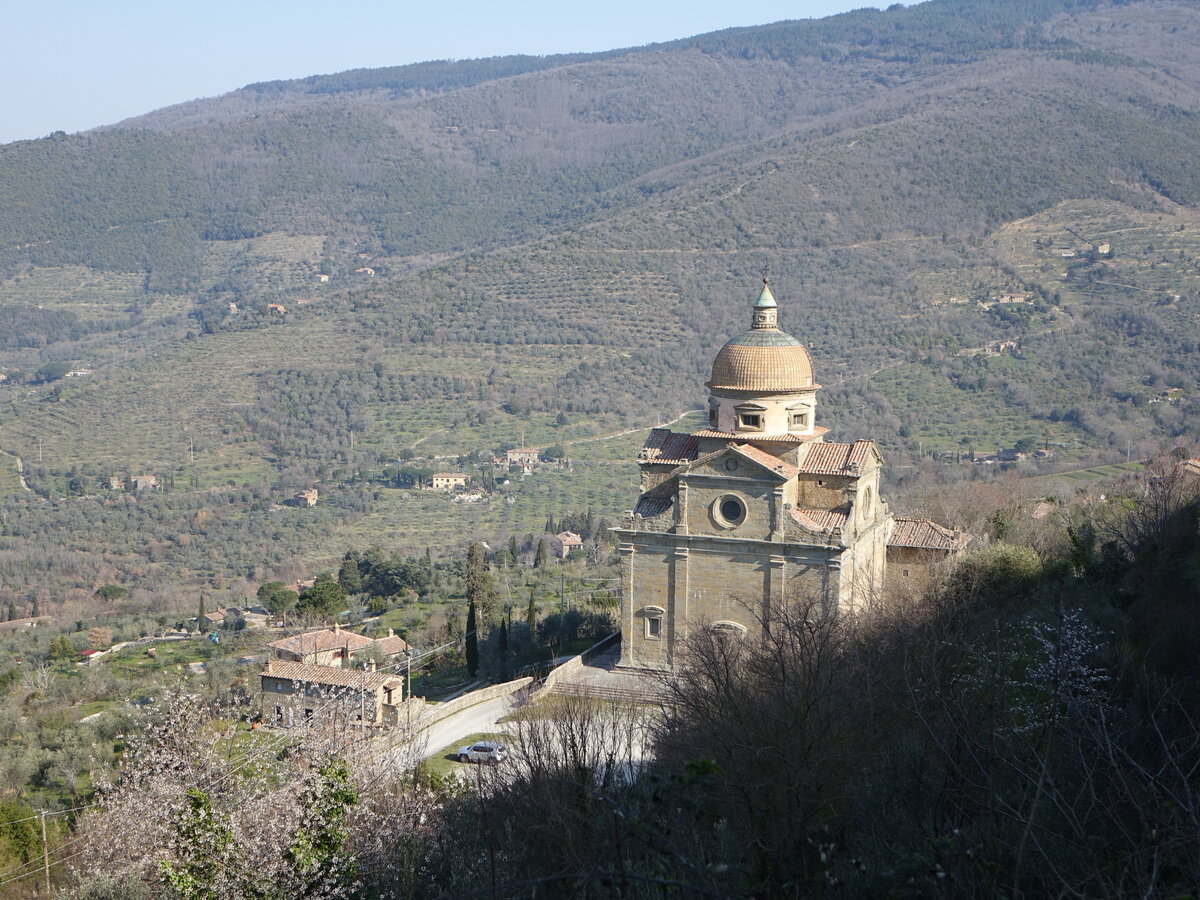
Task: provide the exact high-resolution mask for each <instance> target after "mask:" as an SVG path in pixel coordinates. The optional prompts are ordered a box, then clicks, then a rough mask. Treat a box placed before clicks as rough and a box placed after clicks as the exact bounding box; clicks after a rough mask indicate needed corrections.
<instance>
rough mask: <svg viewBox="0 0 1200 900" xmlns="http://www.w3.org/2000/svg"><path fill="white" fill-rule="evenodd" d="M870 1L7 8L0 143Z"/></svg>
mask: <svg viewBox="0 0 1200 900" xmlns="http://www.w3.org/2000/svg"><path fill="white" fill-rule="evenodd" d="M880 5H886V4H879V3H877V2H873V0H792V2H790V3H787V2H780V0H742V2H740V3H729V2H721V3H718V2H714V0H658V2H651V3H647V2H644V0H643V2H636V0H606V2H603V3H571V2H569V0H566V2H564V0H553V2H552V0H510V2H507V3H505V2H496V0H492V2H478V0H459V2H449V3H437V2H429V0H417V2H414V0H392V2H381V0H357V2H353V3H344V2H343V3H337V4H334V3H329V2H328V0H289V2H278V0H240V2H237V0H205V2H204V3H198V2H195V0H105V2H102V3H101V2H97V0H40V2H32V0H25V2H13V3H9V4H6V6H7V9H6V10H5V13H4V17H3V19H4V31H5V41H4V51H3V53H0V143H7V142H9V141H14V140H26V139H30V138H38V137H44V136H46V135H47V134H49V133H50V132H52V131H60V130H61V131H66V132H76V131H83V130H86V129H89V128H94V127H96V126H98V125H107V124H112V123H113V122H118V121H120V120H121V119H125V118H129V117H130V116H136V115H141V114H142V113H146V112H150V111H151V110H154V109H159V108H161V107H163V106H170V105H171V104H174V103H182V102H184V101H187V100H193V99H196V98H198V97H212V96H216V95H218V94H224V93H226V92H228V91H231V90H234V89H236V88H239V87H242V86H243V85H246V84H250V83H252V82H256V81H271V80H274V79H279V78H300V77H303V76H306V75H323V74H328V73H331V72H341V71H344V70H346V69H357V68H376V67H380V66H396V65H403V64H405V63H412V62H421V61H423V60H428V59H471V58H476V57H486V56H503V55H507V54H511V53H529V54H538V55H541V54H550V53H571V52H583V51H595V50H611V49H614V48H619V47H633V46H638V45H641V44H647V43H651V42H654V41H667V40H673V39H675V38H681V37H690V36H691V35H695V34H703V33H704V32H707V31H716V30H718V29H721V28H729V27H733V26H740V25H763V24H766V23H768V22H777V21H779V20H781V19H807V18H820V17H822V16H827V15H832V14H834V13H838V12H844V11H846V10H848V9H855V8H860V7H863V6H880Z"/></svg>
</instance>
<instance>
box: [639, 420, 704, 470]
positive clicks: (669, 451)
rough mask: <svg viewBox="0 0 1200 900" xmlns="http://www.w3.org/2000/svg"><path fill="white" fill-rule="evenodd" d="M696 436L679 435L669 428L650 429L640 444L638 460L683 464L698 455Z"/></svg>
mask: <svg viewBox="0 0 1200 900" xmlns="http://www.w3.org/2000/svg"><path fill="white" fill-rule="evenodd" d="M699 452H700V451H699V449H698V444H697V441H696V436H695V435H694V434H680V433H678V432H675V431H671V429H669V428H652V429H650V434H648V435H647V436H646V443H644V444H642V452H641V454H640V456H639V459H640V460H641V461H642V462H655V463H675V464H679V463H685V462H691V461H692V460H693V459H695V458H696V456H697V455H698V454H699Z"/></svg>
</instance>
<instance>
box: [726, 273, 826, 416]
mask: <svg viewBox="0 0 1200 900" xmlns="http://www.w3.org/2000/svg"><path fill="white" fill-rule="evenodd" d="M754 309H755V311H756V318H755V320H754V327H752V328H751V329H749V330H748V331H743V332H742V333H741V334H739V335H737V336H736V337H733V338H731V339H730V340H729V341H728V342H727V343H726V344H725V346H724V347H722V348H721V350H720V352H718V353H717V358H716V359H715V360H713V367H712V380H711V381H709V382H708V387H709V389H710V390H731V391H766V392H790V391H801V390H805V389H808V388H814V387H816V386H817V385H815V384H814V383H813V371H812V360H811V359H809V356H808V351H807V350H805V349H804V345H803V344H801V343H800V342H799V341H798V340H796V339H795V338H794V337H792V336H791V335H790V334H788V333H787V332H784V331H780V330H779V328H778V326H777V325H776V324H775V317H774V310H775V298H774V297H772V296H771V291H770V288H769V287H767V286H766V284H765V283H764V285H763V290H762V293H761V294H760V295H759V298H758V300H757V301H756V302H755V304H754ZM764 309H769V310H770V311H771V315H770V316H768V317H761V316H759V315H758V311H760V310H764Z"/></svg>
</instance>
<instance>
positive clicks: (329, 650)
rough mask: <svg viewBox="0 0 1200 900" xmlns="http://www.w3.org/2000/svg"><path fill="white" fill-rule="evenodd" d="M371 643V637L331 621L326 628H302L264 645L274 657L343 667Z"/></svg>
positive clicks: (307, 663)
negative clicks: (347, 629) (302, 629)
mask: <svg viewBox="0 0 1200 900" xmlns="http://www.w3.org/2000/svg"><path fill="white" fill-rule="evenodd" d="M374 645H375V641H374V640H373V639H372V638H369V637H363V636H362V635H361V634H355V633H354V632H353V631H346V630H345V629H344V628H342V626H341V625H339V624H338V623H336V622H335V623H334V624H333V626H332V627H330V628H322V629H320V630H319V631H306V632H304V633H303V634H294V635H292V636H291V637H285V638H280V639H279V640H277V641H272V642H271V643H269V644H267V649H268V651H270V653H271V656H273V657H274V658H275V659H278V660H289V661H292V662H298V663H304V664H305V665H310V666H336V667H343V666H345V665H347V664H348V662H349V661H350V660H351V659H353V658H354V657H355V656H356V655H357V654H359V653H363V652H365V651H366V650H367V649H368V648H370V647H373V646H374Z"/></svg>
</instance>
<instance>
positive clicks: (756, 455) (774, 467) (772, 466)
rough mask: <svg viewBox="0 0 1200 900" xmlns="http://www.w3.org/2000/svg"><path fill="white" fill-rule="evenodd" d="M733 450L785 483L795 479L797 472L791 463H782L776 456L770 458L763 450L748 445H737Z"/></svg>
mask: <svg viewBox="0 0 1200 900" xmlns="http://www.w3.org/2000/svg"><path fill="white" fill-rule="evenodd" d="M733 449H734V450H736V451H737V452H738V453H740V454H742V456H746V457H749V458H750V459H752V460H754V461H755V462H756V463H758V464H759V465H760V466H762V467H763V468H764V469H769V470H770V471H772V472H774V473H775V474H776V475H778V476H780V477H781V478H783V479H784V480H786V481H790V480H791V479H793V478H795V477H796V471H797V470H796V467H795V466H793V465H792V464H791V463H788V462H784V461H783V460H782V459H780V458H779V457H778V456H772V455H771V454H770V453H768V452H767V451H765V450H759V449H758V448H757V447H754V446H751V445H750V444H737V445H736V446H734V448H733Z"/></svg>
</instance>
